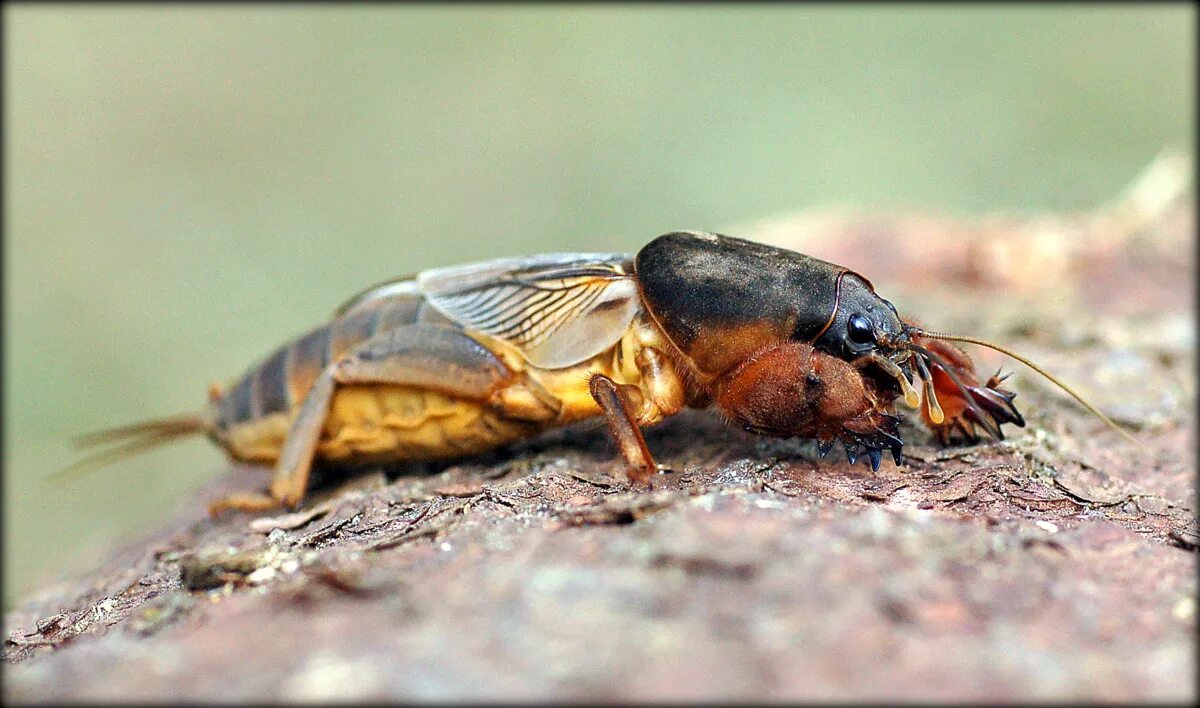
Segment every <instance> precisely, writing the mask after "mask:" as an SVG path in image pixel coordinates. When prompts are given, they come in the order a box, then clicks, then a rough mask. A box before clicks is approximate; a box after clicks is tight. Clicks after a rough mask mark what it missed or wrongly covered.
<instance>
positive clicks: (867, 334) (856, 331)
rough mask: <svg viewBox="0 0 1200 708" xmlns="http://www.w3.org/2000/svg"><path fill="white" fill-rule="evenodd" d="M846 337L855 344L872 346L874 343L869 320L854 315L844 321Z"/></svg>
mask: <svg viewBox="0 0 1200 708" xmlns="http://www.w3.org/2000/svg"><path fill="white" fill-rule="evenodd" d="M846 336H847V337H849V338H850V341H851V342H854V343H855V344H872V343H874V341H875V328H874V327H872V326H871V320H869V319H867V318H866V317H864V316H862V315H860V314H857V313H856V314H853V315H850V319H849V320H847V321H846Z"/></svg>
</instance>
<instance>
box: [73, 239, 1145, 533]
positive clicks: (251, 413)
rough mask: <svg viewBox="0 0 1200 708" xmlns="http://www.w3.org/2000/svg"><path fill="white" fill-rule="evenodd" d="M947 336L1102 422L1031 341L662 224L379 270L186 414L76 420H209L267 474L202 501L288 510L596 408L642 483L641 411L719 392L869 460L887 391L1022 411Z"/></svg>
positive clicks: (961, 428)
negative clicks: (1042, 382) (484, 256)
mask: <svg viewBox="0 0 1200 708" xmlns="http://www.w3.org/2000/svg"><path fill="white" fill-rule="evenodd" d="M954 341H959V342H969V343H975V344H980V345H983V346H987V347H991V348H994V349H997V350H999V351H1001V352H1003V353H1005V354H1008V355H1009V356H1012V357H1014V358H1016V359H1017V360H1019V361H1021V362H1023V363H1025V364H1027V365H1028V366H1030V367H1032V368H1033V369H1035V370H1036V371H1038V372H1039V373H1041V374H1043V375H1045V376H1046V377H1047V378H1049V379H1050V380H1051V381H1053V382H1054V383H1055V384H1057V385H1059V386H1061V387H1062V388H1063V389H1064V390H1066V391H1067V392H1068V393H1070V394H1071V395H1072V396H1074V397H1075V398H1076V399H1077V400H1079V401H1080V403H1082V404H1083V405H1084V406H1085V407H1086V408H1088V410H1090V411H1092V412H1093V413H1095V414H1096V415H1097V416H1099V417H1100V418H1102V419H1103V420H1105V421H1106V422H1108V423H1109V424H1110V425H1112V426H1113V427H1114V428H1116V426H1115V424H1113V423H1112V422H1111V421H1109V420H1108V419H1107V418H1106V417H1105V416H1104V415H1103V414H1101V413H1100V412H1099V411H1097V410H1096V409H1095V408H1093V407H1092V406H1091V405H1089V404H1088V403H1087V402H1086V401H1084V400H1083V399H1082V398H1080V397H1079V396H1078V394H1075V393H1074V392H1073V391H1071V390H1070V389H1069V388H1067V387H1066V386H1065V385H1064V384H1063V383H1062V382H1060V381H1058V379H1055V378H1054V377H1053V376H1051V375H1050V374H1048V373H1046V372H1044V371H1042V370H1041V369H1040V368H1038V367H1037V366H1036V365H1035V364H1033V363H1032V362H1030V361H1029V360H1028V359H1025V358H1024V357H1021V356H1020V355H1018V354H1016V353H1014V352H1012V351H1010V350H1008V349H1006V348H1004V347H1000V346H998V345H995V344H991V343H989V342H985V341H983V340H979V339H976V338H973V337H965V336H958V335H946V334H939V333H934V332H929V331H926V330H923V329H921V328H920V327H918V326H917V325H915V324H914V323H912V322H911V321H907V320H905V319H902V318H901V317H900V315H899V313H898V312H897V311H896V308H895V307H894V306H893V305H892V304H891V303H890V302H888V301H887V300H885V299H883V298H882V297H880V296H879V295H878V294H876V292H875V289H874V287H873V286H872V285H871V283H870V281H868V280H867V279H866V278H865V277H863V276H862V275H859V274H858V273H855V272H853V271H851V270H849V269H847V268H844V267H842V266H838V265H835V264H832V263H828V262H825V261H822V260H819V259H817V258H813V257H811V256H806V255H803V254H800V253H796V252H793V251H788V250H784V249H780V248H774V247H771V246H767V245H764V244H760V243H756V242H752V241H746V240H742V239H738V238H732V237H728V236H722V235H718V234H712V233H704V232H674V233H668V234H664V235H662V236H659V237H658V238H656V239H654V240H653V241H651V242H650V243H648V244H647V245H646V246H644V247H643V248H642V249H641V250H640V251H638V252H637V253H636V254H633V255H631V254H618V253H611V254H609V253H606V254H591V253H573V254H554V255H544V256H537V257H532V258H521V259H515V258H509V259H500V260H493V261H488V262H483V263H476V264H471V265H465V266H458V267H450V268H439V269H434V270H427V271H424V272H422V273H420V274H418V275H416V276H414V277H404V278H399V279H396V280H393V281H389V282H385V283H382V284H379V285H376V286H374V287H372V288H370V289H368V290H365V291H363V292H362V293H360V294H358V295H357V296H355V297H354V298H352V299H351V300H350V301H348V302H346V303H345V304H343V305H342V306H341V307H340V308H338V310H337V311H336V312H335V313H334V315H333V317H332V318H331V319H330V320H329V321H328V322H326V323H325V324H323V325H321V326H319V327H317V328H315V329H313V330H311V331H309V332H307V333H305V334H304V335H302V336H300V337H298V338H297V339H295V340H294V341H292V342H289V343H287V344H285V345H284V346H282V347H280V348H278V349H276V350H275V351H274V352H273V353H272V354H270V355H269V356H267V357H266V358H265V359H263V360H262V361H260V362H259V363H258V364H256V365H255V366H253V367H251V368H250V369H249V370H248V371H247V372H246V373H245V374H244V375H243V376H242V377H241V378H239V379H237V380H236V381H234V382H233V383H232V384H231V385H230V386H229V387H228V388H226V389H222V388H220V387H217V386H214V387H213V388H212V389H210V396H209V398H210V400H209V404H208V406H207V407H206V408H205V409H204V410H203V411H201V412H200V413H197V414H192V415H185V416H179V417H175V418H168V419H162V420H157V421H148V422H144V423H139V424H135V425H131V426H125V427H121V428H113V429H110V430H107V431H100V432H98V433H93V434H91V435H89V436H84V438H82V440H81V442H83V443H84V444H85V445H100V444H106V443H110V444H111V443H115V447H110V448H109V449H107V450H101V451H100V452H99V453H95V454H93V456H92V457H90V458H87V459H85V460H83V461H81V462H83V463H86V462H89V461H90V462H97V461H107V460H111V459H116V458H118V457H121V456H124V455H128V454H132V453H135V452H138V451H141V450H143V449H147V448H151V447H155V446H158V445H161V444H163V443H166V442H170V441H173V440H176V439H180V438H182V437H185V436H189V435H192V434H200V433H203V434H207V435H208V436H209V437H210V438H211V439H212V440H214V441H215V442H216V443H217V444H218V445H220V446H221V447H222V448H223V449H224V450H225V452H226V453H228V455H229V456H230V457H231V458H233V459H235V460H239V461H248V462H255V463H263V464H268V465H273V466H274V477H273V478H272V480H271V482H270V485H269V487H268V488H267V490H266V491H265V492H242V493H237V494H233V495H231V496H228V497H226V498H224V499H221V500H219V501H217V502H215V503H214V504H213V505H212V506H211V507H210V511H211V512H212V513H214V514H215V513H218V512H220V511H222V510H225V509H240V510H264V509H270V508H273V507H277V506H285V507H289V508H294V507H296V506H297V505H298V504H300V503H301V502H302V501H303V499H304V496H305V493H306V490H307V488H308V484H309V477H310V472H311V470H312V467H313V465H314V463H315V462H322V463H327V464H331V465H335V466H336V465H337V464H339V463H356V464H357V463H363V462H370V461H397V460H428V459H437V458H448V457H457V456H461V455H469V454H473V453H479V452H482V451H485V450H490V449H493V448H497V447H500V446H502V445H504V444H506V443H510V442H513V441H516V440H519V439H522V438H526V437H528V436H531V435H534V434H536V433H538V432H541V431H544V430H547V429H550V428H555V427H559V426H563V425H566V424H568V423H572V422H574V421H578V420H581V419H585V418H590V417H594V416H603V417H604V419H605V421H606V422H607V424H608V428H609V431H610V432H611V434H612V437H613V439H614V441H615V442H616V445H617V448H618V449H619V452H620V455H621V457H622V458H623V460H624V464H625V469H626V472H627V474H628V477H629V479H630V480H631V481H632V482H634V483H639V484H645V485H649V484H650V483H651V481H652V479H653V476H654V475H655V474H656V472H657V471H658V467H657V465H656V463H655V462H654V458H653V456H652V455H651V453H650V451H649V449H648V448H647V446H646V442H645V440H644V438H643V436H642V432H641V429H642V427H644V426H648V425H653V424H655V423H657V422H659V421H661V420H662V419H664V418H666V417H668V416H671V415H673V414H675V413H677V412H679V411H680V410H682V409H683V408H685V407H693V408H707V407H714V408H716V409H717V410H718V411H719V412H720V413H721V414H722V415H723V416H724V417H725V418H727V419H728V420H729V421H731V422H732V423H734V424H737V425H739V426H741V427H743V428H745V429H746V430H748V431H751V432H754V433H758V434H762V435H771V436H782V437H800V438H809V439H815V440H817V441H818V448H819V450H820V452H821V455H822V456H824V455H825V454H826V453H828V452H829V450H830V449H831V448H832V446H833V445H834V444H835V443H836V442H840V443H841V444H842V445H843V447H844V448H845V451H846V455H847V457H848V459H849V461H850V462H851V464H853V463H854V462H855V461H856V459H858V458H859V457H860V456H863V455H865V456H866V459H868V460H869V462H870V465H871V467H872V469H875V470H878V469H879V465H880V463H881V460H882V458H883V453H884V451H888V452H890V453H891V455H892V457H893V459H894V460H895V462H896V463H897V464H901V462H902V460H903V457H902V447H903V445H904V442H903V440H902V439H901V437H900V431H899V422H900V418H899V416H897V415H896V414H895V412H894V404H895V403H896V402H897V401H898V400H901V399H902V400H903V401H904V402H905V404H906V405H908V406H910V407H912V408H915V409H918V410H919V411H920V417H921V419H922V420H923V421H924V423H925V424H926V425H927V426H928V427H929V428H930V429H931V430H932V431H933V433H934V435H935V436H936V437H937V438H938V440H939V441H941V442H942V443H943V444H949V443H951V442H953V441H955V440H967V441H977V440H978V439H979V437H980V435H981V434H982V435H986V436H989V437H991V438H995V439H1002V438H1003V437H1004V434H1003V431H1002V429H1001V426H1002V425H1005V424H1013V425H1017V426H1024V425H1025V420H1024V418H1023V417H1022V416H1021V413H1020V412H1019V411H1018V410H1017V408H1016V407H1015V406H1014V405H1013V398H1014V396H1015V394H1014V393H1013V392H1011V391H1008V390H1006V389H1004V388H1003V387H1002V381H1003V377H1001V376H1000V375H999V372H997V375H995V376H992V377H990V378H988V379H987V380H985V381H983V382H981V381H980V380H979V378H978V377H977V376H976V374H975V371H974V366H973V364H972V361H971V359H970V358H969V357H968V356H967V354H966V353H965V352H963V351H962V350H961V349H959V348H958V347H957V346H955V345H954V344H952V342H954ZM1117 429H1118V430H1120V429H1119V428H1117ZM1121 432H1124V431H1121Z"/></svg>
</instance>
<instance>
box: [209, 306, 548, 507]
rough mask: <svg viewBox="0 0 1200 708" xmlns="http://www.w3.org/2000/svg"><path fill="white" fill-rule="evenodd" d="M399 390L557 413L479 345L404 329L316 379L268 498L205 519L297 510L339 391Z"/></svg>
mask: <svg viewBox="0 0 1200 708" xmlns="http://www.w3.org/2000/svg"><path fill="white" fill-rule="evenodd" d="M348 384H398V385H406V386H413V387H417V388H425V389H430V390H435V391H440V392H442V393H446V394H448V395H451V396H454V397H457V398H462V399H464V400H469V401H477V402H485V403H487V404H489V405H493V406H499V407H502V408H503V410H504V411H505V413H506V414H507V415H511V416H512V417H515V418H524V419H528V420H538V419H549V418H552V417H553V416H555V415H557V412H558V411H557V408H556V407H555V403H556V402H555V401H554V399H552V397H549V396H548V394H545V392H542V391H540V390H537V389H535V388H533V387H531V386H529V385H526V383H525V381H523V380H521V379H520V378H519V377H518V376H517V375H516V374H514V372H513V371H512V370H510V369H509V368H508V367H507V366H506V365H505V364H504V363H503V362H501V361H500V359H499V358H498V357H496V355H495V354H493V353H492V352H491V351H489V350H488V349H486V348H485V347H484V346H483V345H481V344H479V343H478V342H476V341H475V340H473V339H471V338H470V337H468V336H466V335H465V334H463V333H462V332H461V331H459V330H456V329H452V328H449V327H440V326H433V325H408V326H404V327H398V328H396V329H393V330H389V331H388V332H386V333H384V334H382V335H379V336H378V337H375V338H373V339H371V340H368V341H366V342H364V343H363V344H361V345H359V346H358V347H356V348H355V349H353V350H352V351H351V352H350V353H348V354H347V355H346V356H344V357H342V358H341V359H339V360H338V361H336V362H334V363H332V364H330V365H329V366H328V367H326V368H325V370H324V371H322V372H321V375H320V376H319V377H317V380H316V382H314V383H313V385H312V387H311V388H310V389H309V391H308V393H307V395H306V396H305V397H304V401H303V403H301V405H300V410H299V411H298V412H297V414H296V417H295V418H294V419H293V420H292V423H291V427H290V428H289V430H288V434H287V437H286V439H285V441H284V444H283V449H282V450H281V453H280V456H279V460H278V461H277V462H276V465H275V476H274V478H273V479H272V480H271V484H270V487H269V488H268V490H267V493H266V494H261V493H257V494H256V493H249V494H247V493H240V494H232V495H229V496H227V497H225V498H224V499H221V500H218V501H217V502H215V503H213V504H212V505H211V506H210V507H209V510H210V513H214V514H215V513H219V512H221V511H223V510H225V509H238V510H243V511H263V510H266V509H270V508H274V507H278V506H285V507H289V508H295V507H296V506H297V505H298V504H299V503H300V502H301V501H302V500H303V498H304V493H305V492H306V491H307V489H308V481H309V475H310V472H311V471H312V463H313V457H314V454H315V452H316V448H317V443H318V442H320V440H321V434H322V432H323V430H324V428H325V421H326V417H327V416H328V414H329V409H330V404H331V403H332V401H333V397H334V394H335V393H336V391H337V389H338V387H339V386H343V385H348Z"/></svg>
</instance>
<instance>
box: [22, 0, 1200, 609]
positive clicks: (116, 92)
mask: <svg viewBox="0 0 1200 708" xmlns="http://www.w3.org/2000/svg"><path fill="white" fill-rule="evenodd" d="M4 14H5V27H6V33H5V36H4V43H5V52H6V55H5V59H6V61H5V76H4V86H5V90H6V92H7V94H6V96H5V99H6V100H5V113H6V115H5V121H4V127H5V136H4V139H5V140H4V141H5V145H4V148H5V150H4V160H5V176H6V178H7V179H6V180H5V183H4V186H5V190H6V194H5V197H6V198H5V204H6V206H7V209H6V210H5V214H4V218H5V225H4V229H5V240H4V248H5V253H4V255H5V259H4V266H5V272H4V275H5V279H4V287H5V292H4V324H5V330H4V335H5V337H4V346H5V351H4V355H5V365H6V367H7V370H6V376H5V377H4V406H5V408H4V414H5V415H4V421H5V426H4V455H5V458H4V463H5V470H4V471H5V474H4V491H5V494H4V505H5V509H4V511H5V514H4V519H5V528H4V532H5V533H4V542H5V554H4V570H5V583H4V595H5V602H6V605H10V604H11V603H12V601H13V599H14V598H15V597H16V596H18V595H19V594H21V593H24V592H26V591H28V590H29V589H30V588H31V587H32V586H34V585H36V584H38V583H41V582H45V581H47V580H49V579H52V578H54V577H58V576H61V575H62V574H63V573H65V572H68V571H73V570H80V569H83V568H86V567H88V566H89V565H91V564H93V563H94V562H96V561H95V558H96V555H97V554H99V553H103V552H104V549H105V548H107V547H109V546H111V544H112V543H113V542H114V541H116V540H118V539H127V538H130V537H131V536H132V535H136V534H137V533H144V532H146V531H147V530H149V529H151V528H153V527H154V525H155V524H156V523H159V522H161V521H162V520H163V519H164V518H166V517H167V516H169V515H170V514H172V513H173V512H175V511H177V510H178V509H179V508H180V507H181V505H182V504H185V503H190V502H188V501H187V500H188V499H189V497H190V495H192V494H193V493H194V492H195V490H196V489H197V488H198V487H200V486H201V485H202V484H203V483H204V481H205V480H207V479H211V478H213V477H215V476H216V475H219V474H220V473H221V471H222V470H223V469H224V461H223V458H222V456H221V455H220V454H219V452H218V451H217V450H216V449H214V448H213V447H211V446H210V445H208V444H207V443H206V442H204V441H200V440H197V441H194V442H190V443H187V444H185V445H182V446H179V447H175V448H170V449H168V450H164V451H161V452H156V453H154V454H152V455H148V456H146V457H144V458H141V459H137V460H135V461H132V462H130V463H128V464H122V465H119V466H116V467H112V468H107V469H105V470H103V471H100V472H96V473H93V474H92V475H90V476H88V477H85V478H84V479H82V480H79V481H75V482H71V483H69V484H57V485H55V484H47V483H45V482H44V481H43V478H44V477H45V475H47V474H48V473H50V472H51V471H53V470H55V469H57V468H59V467H60V466H62V465H64V464H66V463H67V462H69V461H70V460H71V459H73V458H72V455H71V450H70V449H69V447H68V445H67V444H66V441H67V440H68V439H69V438H70V437H71V436H72V435H74V434H77V433H79V432H82V431H86V430H90V429H94V428H97V427H104V426H108V425H112V424H117V423H123V422H127V421H133V420H138V419H141V418H146V417H152V416H157V415H162V414H170V413H175V412H180V411H185V410H189V409H193V408H196V407H198V406H199V405H200V404H201V402H202V401H203V398H204V392H205V389H206V386H207V384H208V383H209V382H210V381H212V380H221V379H227V378H228V377H230V376H233V375H235V374H238V373H239V372H241V371H242V370H243V369H244V368H245V367H246V366H247V365H248V364H249V363H250V362H251V361H253V360H255V359H256V358H258V357H259V356H260V355H262V354H264V353H266V352H267V351H269V350H270V349H271V348H273V347H274V346H276V345H277V344H279V343H280V342H281V341H283V340H284V339H286V338H288V337H291V336H292V335H294V334H296V333H298V332H300V331H302V330H304V329H306V328H307V327H309V326H311V325H313V324H315V323H317V322H319V321H321V320H322V319H324V318H325V317H326V316H327V315H328V314H329V312H330V311H331V308H332V307H333V306H335V305H336V304H337V303H338V302H339V301H340V300H341V299H342V298H343V297H345V296H347V295H349V294H351V293H353V292H355V291H357V290H358V289H360V288H361V287H363V286H364V285H366V284H369V283H372V282H374V281H377V280H380V279H382V278H385V277H388V276H391V275H396V274H400V273H405V272H410V271H415V270H418V269H421V268H425V267H429V266H436V265H444V264H449V263H454V262H461V261H470V260H476V259H483V258H488V257H493V256H500V255H518V254H527V253H536V252H539V251H553V250H603V251H607V250H635V249H636V248H637V247H638V246H640V245H641V244H642V243H644V242H645V241H647V240H648V239H649V238H651V237H653V236H655V235H657V234H659V233H662V232H664V231H668V230H673V229H678V228H707V229H713V230H720V229H722V228H725V227H727V226H729V225H731V224H737V223H745V222H747V221H749V220H754V219H757V218H760V217H764V216H768V215H772V214H777V213H779V212H787V211H794V210H799V209H804V208H819V207H825V206H835V205H842V206H849V207H854V208H863V209H872V210H888V209H894V208H904V209H928V210H932V211H942V212H945V211H949V212H954V213H960V214H971V213H978V212H983V211H995V210H1017V211H1033V210H1064V209H1065V210H1070V209H1087V208H1090V207H1092V206H1094V205H1095V204H1097V203H1099V202H1101V201H1103V200H1105V199H1107V198H1109V197H1111V196H1113V195H1114V194H1116V193H1117V192H1118V191H1119V190H1120V188H1121V187H1122V186H1123V185H1124V184H1125V183H1126V182H1127V181H1128V180H1130V179H1131V178H1132V177H1133V176H1134V175H1135V174H1136V173H1137V172H1138V170H1139V169H1140V168H1142V167H1143V166H1144V165H1146V164H1147V163H1148V162H1149V161H1150V160H1151V159H1152V158H1153V157H1154V156H1155V154H1156V153H1157V152H1158V151H1159V150H1160V149H1161V148H1162V147H1164V146H1165V145H1168V144H1171V145H1182V146H1190V145H1192V132H1193V130H1194V114H1193V112H1192V109H1191V100H1192V98H1193V95H1192V94H1193V85H1194V75H1193V69H1192V66H1193V61H1194V58H1195V57H1194V56H1193V54H1194V44H1195V37H1194V36H1193V34H1194V31H1193V28H1194V27H1195V22H1196V17H1195V9H1194V8H1193V7H1191V6H1184V5H1181V6H1166V7H1150V8H1142V7H1134V6H1107V5H1104V6H1067V7H1057V8H1044V7H1030V6H1015V7H1014V6H1009V7H978V6H966V7H921V8H917V7H901V8H879V7H830V8H826V7H817V6H806V5H798V6H786V5H785V6H778V5H772V6H764V7H750V6H729V7H715V6H612V7H601V6H580V7H572V6H562V5H550V6H542V7H522V6H496V7H487V8H485V9H480V8H471V7H444V8H433V7H422V6H405V5H397V6H387V5H379V6H376V5H369V6H360V7H345V8H343V7H336V6H306V5H298V6H280V7H269V6H261V7H226V6H205V5H196V6H188V5H182V6H173V7H172V6H158V7H153V6H152V7H87V6H79V5H63V6H53V5H48V6H13V5H5V7H4Z"/></svg>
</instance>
